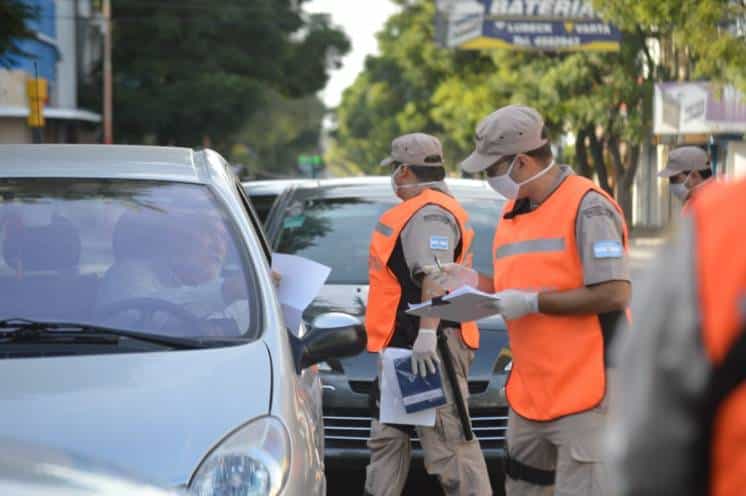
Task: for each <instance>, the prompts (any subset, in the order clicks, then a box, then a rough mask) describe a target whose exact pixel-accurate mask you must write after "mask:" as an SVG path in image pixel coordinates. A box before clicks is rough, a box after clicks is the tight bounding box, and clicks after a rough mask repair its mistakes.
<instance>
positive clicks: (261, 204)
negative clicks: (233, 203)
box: [248, 193, 277, 224]
mask: <svg viewBox="0 0 746 496" xmlns="http://www.w3.org/2000/svg"><path fill="white" fill-rule="evenodd" d="M248 195H249V199H251V203H252V205H254V210H256V214H257V215H258V216H259V220H260V221H261V222H262V224H264V222H265V221H266V220H267V214H269V211H270V210H272V205H273V204H274V202H275V199H276V198H277V195H256V194H255V195H252V194H251V193H248Z"/></svg>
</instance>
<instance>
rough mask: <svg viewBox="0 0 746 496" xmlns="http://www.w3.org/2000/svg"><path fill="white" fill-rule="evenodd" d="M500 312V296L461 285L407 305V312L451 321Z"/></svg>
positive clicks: (477, 318) (488, 315) (467, 320)
mask: <svg viewBox="0 0 746 496" xmlns="http://www.w3.org/2000/svg"><path fill="white" fill-rule="evenodd" d="M499 313H500V297H498V296H495V295H494V294H492V293H485V292H484V291H479V290H478V289H474V288H472V287H471V286H462V287H460V288H458V289H456V290H455V291H451V292H450V293H448V294H447V295H444V296H441V297H438V298H433V299H432V300H428V301H426V302H424V303H419V304H416V305H409V310H407V314H409V315H414V316H417V317H434V318H438V319H441V320H450V321H453V322H471V321H474V320H480V319H483V318H485V317H490V316H492V315H496V314H499Z"/></svg>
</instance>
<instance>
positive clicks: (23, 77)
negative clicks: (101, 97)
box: [0, 0, 102, 143]
mask: <svg viewBox="0 0 746 496" xmlns="http://www.w3.org/2000/svg"><path fill="white" fill-rule="evenodd" d="M26 3H27V4H29V5H31V6H33V7H36V8H37V9H38V10H37V11H38V18H37V19H35V20H32V21H30V23H29V27H30V28H31V30H32V31H33V32H34V33H35V38H34V39H28V40H23V41H21V42H20V43H19V48H20V49H21V51H22V52H24V54H25V55H20V56H14V57H13V58H12V59H11V60H10V67H9V68H0V143H30V142H31V137H32V133H31V128H30V127H29V125H28V121H27V119H28V116H29V99H28V95H27V92H26V83H27V81H28V80H29V79H32V78H34V77H35V75H36V74H38V77H39V78H43V79H45V80H46V81H47V94H48V100H47V102H46V105H45V106H44V117H45V126H44V129H43V140H44V142H46V143H90V142H97V141H100V122H101V115H100V114H99V113H98V112H97V111H94V110H92V109H84V108H81V107H80V105H79V103H78V101H79V100H78V99H79V90H80V86H81V82H83V81H84V80H85V79H86V78H89V77H90V76H91V73H92V70H93V68H94V67H95V66H96V64H97V63H98V60H100V55H101V49H100V46H101V40H102V37H101V29H100V27H99V26H100V16H99V15H98V13H96V12H94V11H93V9H92V6H91V0H26Z"/></svg>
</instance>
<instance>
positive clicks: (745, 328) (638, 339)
mask: <svg viewBox="0 0 746 496" xmlns="http://www.w3.org/2000/svg"><path fill="white" fill-rule="evenodd" d="M745 241H746V181H741V182H739V183H734V184H723V183H713V184H712V185H710V186H708V187H707V188H704V189H703V190H702V191H701V192H699V193H697V195H695V197H694V198H693V199H692V201H691V204H690V209H689V215H687V216H686V217H685V218H684V219H682V225H681V229H680V230H679V231H678V232H677V234H676V236H675V238H674V240H673V242H672V243H669V245H667V246H666V247H665V248H664V250H663V252H662V253H663V256H660V257H658V259H657V260H656V265H655V267H654V269H652V270H651V271H650V273H649V274H648V277H647V278H646V279H645V280H644V281H643V283H642V284H641V287H640V291H639V292H636V293H635V298H634V301H633V304H632V308H633V309H636V313H635V321H634V323H633V325H634V328H635V330H634V332H630V333H625V335H624V338H623V339H620V343H619V346H618V350H616V351H618V352H619V358H618V363H619V365H620V371H619V372H620V374H619V376H618V377H619V378H620V379H622V380H623V382H622V383H621V388H620V396H619V403H618V407H617V408H615V412H614V415H613V417H614V419H613V420H614V421H613V423H612V428H611V429H610V431H611V432H610V435H609V443H607V445H608V446H609V448H610V449H611V450H613V455H614V456H613V459H614V467H615V469H616V470H615V472H616V475H617V479H618V480H617V484H618V486H619V487H618V488H619V494H620V495H636V496H637V495H639V496H647V495H656V496H658V495H661V494H675V495H677V496H693V495H698V496H700V495H713V496H736V495H742V494H746V420H745V419H746V255H745V254H744V251H743V245H744V242H745Z"/></svg>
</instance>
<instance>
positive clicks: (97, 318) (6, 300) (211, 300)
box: [0, 179, 258, 338]
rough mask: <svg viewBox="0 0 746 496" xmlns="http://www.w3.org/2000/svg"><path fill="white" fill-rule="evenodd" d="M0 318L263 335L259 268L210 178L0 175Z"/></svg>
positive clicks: (205, 334)
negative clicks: (257, 297) (204, 180)
mask: <svg viewBox="0 0 746 496" xmlns="http://www.w3.org/2000/svg"><path fill="white" fill-rule="evenodd" d="M0 197H2V199H3V201H2V203H1V204H0V246H1V247H2V253H1V255H2V259H1V260H0V294H2V298H0V319H8V318H23V319H31V320H44V321H66V322H77V323H88V324H93V325H102V326H108V327H118V328H126V329H129V330H135V331H140V332H147V333H151V334H162V335H170V336H177V337H199V338H211V337H215V338H226V337H249V336H253V335H255V334H256V333H257V328H258V325H257V317H258V315H257V312H258V309H257V308H254V307H255V306H256V305H255V304H254V303H253V302H254V301H255V298H254V297H253V295H254V294H255V290H254V289H253V287H252V286H253V283H252V281H253V280H254V277H253V276H252V272H251V271H252V270H253V269H252V266H253V265H252V264H251V263H250V261H249V260H247V259H246V258H245V257H246V256H247V255H246V250H245V249H243V248H242V243H241V241H240V237H239V236H238V235H237V230H236V229H235V228H234V224H233V222H232V220H231V218H230V216H229V213H228V212H227V211H226V209H225V208H224V207H223V206H222V204H221V203H220V202H219V201H218V200H217V198H216V197H215V196H214V194H213V193H212V191H211V190H210V189H209V188H208V187H206V186H204V185H196V184H183V183H173V182H158V181H130V180H108V179H107V180H103V179H98V180H96V179H4V180H0Z"/></svg>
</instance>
